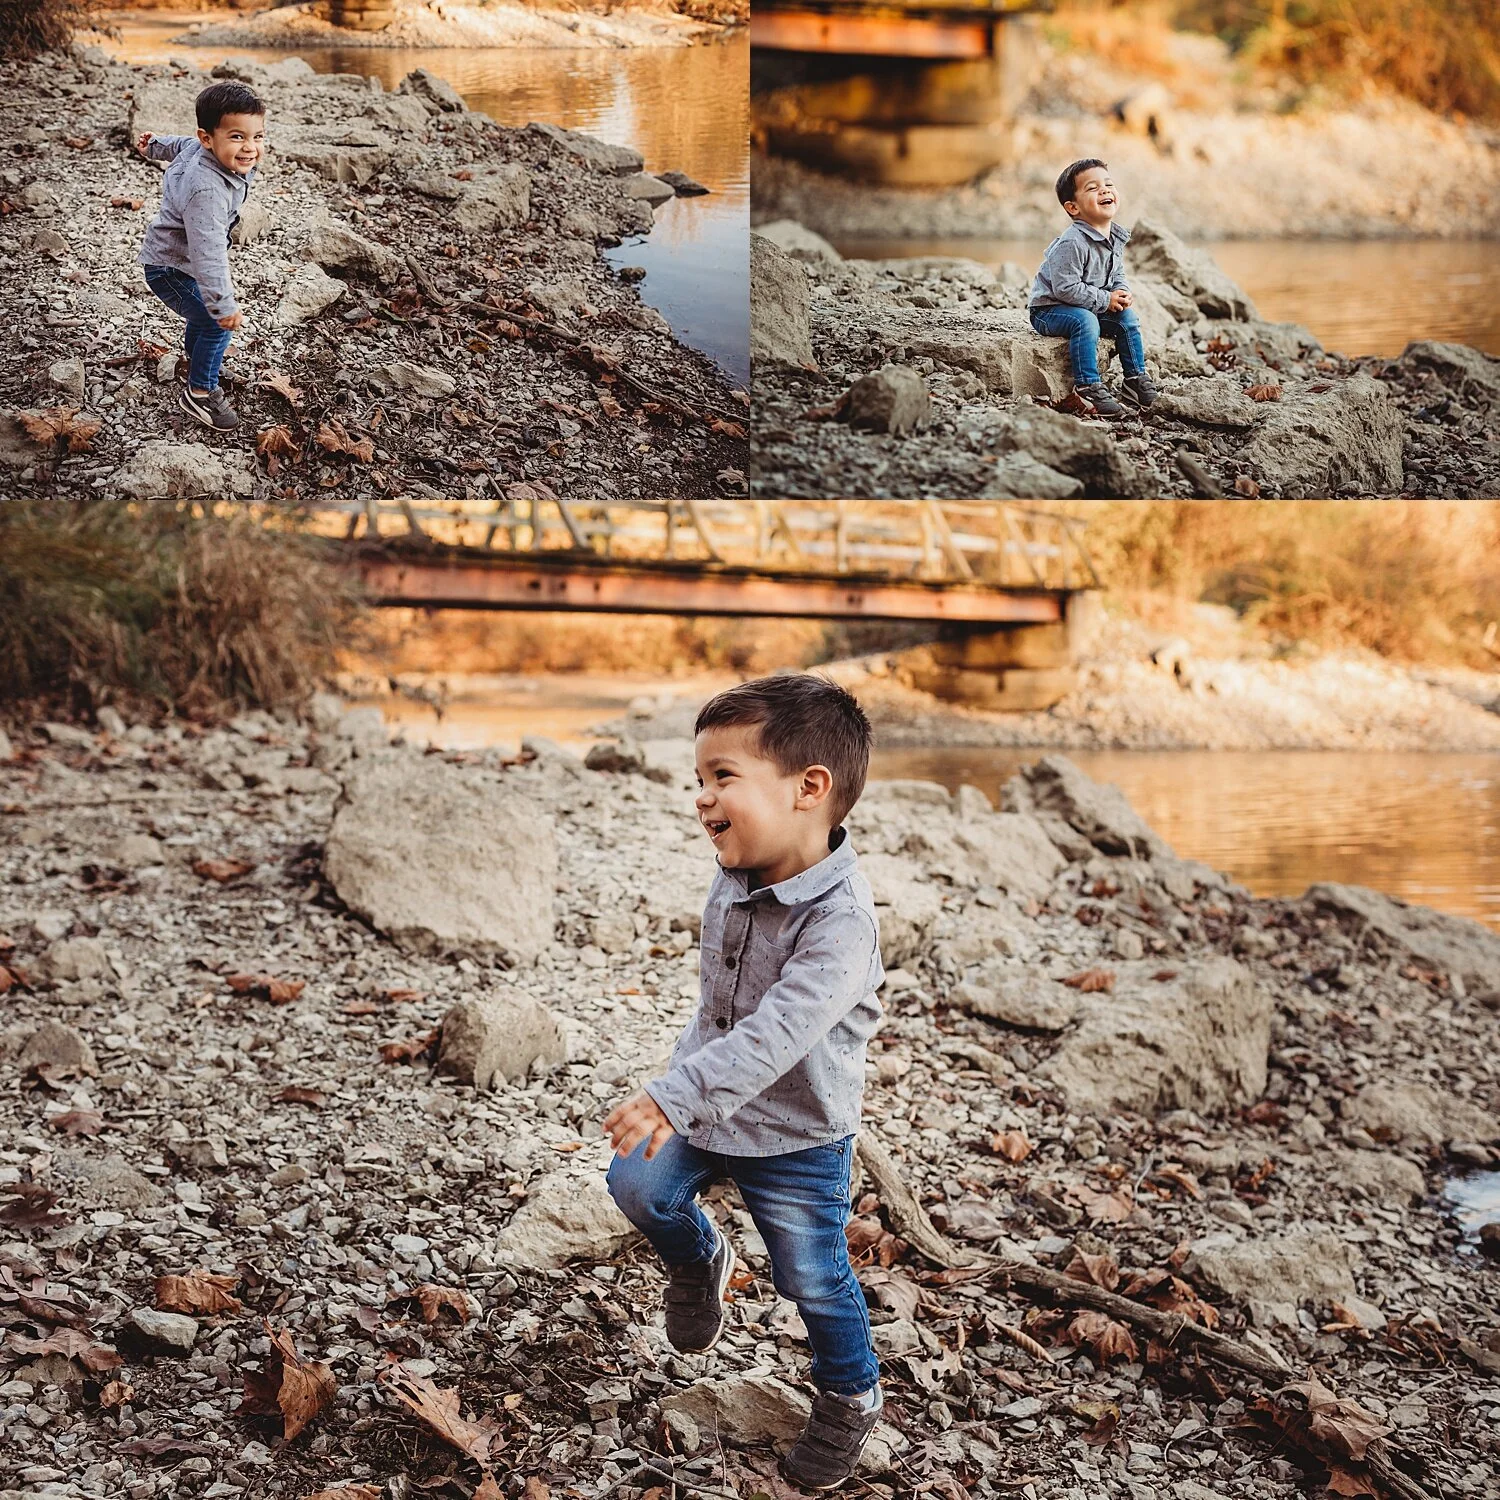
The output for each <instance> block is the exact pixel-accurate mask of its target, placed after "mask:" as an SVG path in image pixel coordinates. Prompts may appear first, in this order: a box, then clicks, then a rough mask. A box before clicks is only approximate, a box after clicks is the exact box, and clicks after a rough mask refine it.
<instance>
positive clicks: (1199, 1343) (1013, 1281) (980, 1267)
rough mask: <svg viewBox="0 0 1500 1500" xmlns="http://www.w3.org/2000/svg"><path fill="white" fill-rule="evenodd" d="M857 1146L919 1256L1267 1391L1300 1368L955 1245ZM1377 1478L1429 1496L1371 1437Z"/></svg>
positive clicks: (1055, 1276)
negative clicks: (1103, 1320)
mask: <svg viewBox="0 0 1500 1500" xmlns="http://www.w3.org/2000/svg"><path fill="white" fill-rule="evenodd" d="M856 1149H857V1150H858V1152H859V1159H860V1163H861V1165H862V1166H863V1167H864V1169H865V1171H866V1172H868V1173H869V1174H870V1180H871V1183H872V1185H873V1186H874V1189H875V1192H876V1194H877V1195H878V1196H879V1198H880V1202H881V1206H882V1207H883V1208H884V1209H885V1213H886V1219H887V1221H888V1222H889V1224H890V1227H891V1229H892V1231H893V1232H894V1233H896V1234H899V1235H900V1236H901V1238H902V1239H904V1240H905V1241H906V1242H907V1244H909V1245H910V1246H911V1247H912V1249H913V1250H915V1251H916V1252H917V1253H918V1254H919V1255H920V1256H922V1257H923V1259H924V1260H928V1261H930V1262H932V1264H933V1265H935V1266H939V1267H941V1268H942V1269H943V1270H955V1269H959V1268H973V1269H975V1270H976V1271H978V1272H979V1273H980V1274H982V1275H983V1276H984V1278H985V1279H986V1280H990V1279H994V1280H997V1281H1001V1280H1003V1281H1004V1282H1006V1283H1008V1284H1009V1285H1010V1286H1012V1287H1014V1288H1015V1289H1016V1290H1017V1291H1019V1292H1022V1293H1024V1294H1026V1295H1027V1296H1029V1297H1031V1298H1032V1299H1033V1300H1036V1301H1043V1302H1068V1303H1072V1304H1075V1305H1077V1306H1080V1307H1090V1308H1093V1309H1095V1311H1097V1312H1102V1313H1105V1314H1107V1315H1108V1316H1109V1317H1111V1318H1114V1319H1116V1320H1117V1321H1118V1322H1121V1323H1124V1324H1127V1325H1128V1326H1129V1327H1132V1328H1135V1329H1138V1330H1139V1331H1140V1332H1142V1333H1145V1334H1147V1335H1148V1336H1149V1337H1151V1338H1154V1339H1156V1340H1158V1341H1159V1342H1160V1343H1162V1344H1165V1345H1166V1346H1167V1347H1168V1348H1169V1349H1183V1348H1191V1349H1193V1350H1195V1351H1196V1352H1198V1353H1200V1354H1202V1355H1203V1356H1204V1357H1205V1358H1206V1359H1211V1360H1213V1361H1214V1362H1215V1363H1216V1364H1221V1365H1229V1366H1230V1367H1232V1368H1234V1369H1236V1370H1243V1371H1244V1372H1245V1373H1246V1374H1247V1375H1253V1376H1254V1377H1255V1378H1256V1379H1257V1380H1261V1381H1264V1382H1265V1383H1266V1384H1268V1385H1270V1386H1271V1387H1272V1388H1273V1389H1279V1388H1280V1387H1282V1386H1285V1385H1287V1384H1289V1383H1290V1382H1292V1381H1294V1380H1295V1379H1297V1378H1298V1374H1299V1372H1298V1371H1296V1370H1295V1369H1294V1368H1293V1367H1292V1366H1291V1365H1289V1364H1288V1363H1287V1362H1286V1361H1285V1360H1284V1359H1282V1358H1281V1356H1280V1355H1279V1354H1277V1353H1276V1351H1275V1350H1274V1349H1272V1348H1271V1346H1270V1345H1269V1344H1264V1343H1262V1344H1260V1345H1259V1346H1256V1345H1251V1344H1248V1343H1245V1342H1244V1341H1242V1340H1240V1339H1232V1338H1229V1337H1228V1336H1227V1335H1226V1334H1222V1333H1216V1332H1214V1330H1213V1329H1212V1328H1205V1327H1203V1325H1202V1324H1201V1323H1194V1322H1193V1321H1192V1320H1191V1319H1189V1318H1186V1317H1184V1316H1183V1315H1182V1314H1181V1313H1168V1312H1162V1311H1161V1310H1160V1309H1159V1308H1155V1307H1148V1306H1146V1305H1145V1304H1144V1303H1141V1302H1134V1301H1132V1300H1131V1299H1130V1298H1129V1297H1122V1296H1120V1295H1119V1294H1118V1293H1117V1292H1107V1291H1105V1290H1104V1288H1103V1287H1099V1286H1095V1285H1094V1284H1093V1283H1092V1282H1088V1281H1080V1280H1079V1279H1078V1278H1077V1277H1075V1276H1067V1275H1064V1274H1063V1273H1062V1272H1061V1271H1051V1270H1048V1269H1047V1268H1046V1267H1045V1266H1038V1265H1033V1264H1031V1263H1030V1262H1027V1261H1020V1260H1015V1259H1013V1258H1009V1257H996V1256H992V1255H985V1254H982V1253H981V1252H979V1251H977V1250H967V1249H960V1248H959V1247H958V1246H957V1245H955V1244H953V1243H952V1242H951V1241H950V1240H949V1239H947V1238H946V1236H944V1235H943V1234H942V1233H941V1232H940V1231H939V1230H938V1228H937V1226H936V1225H935V1224H934V1223H933V1222H932V1220H931V1219H930V1218H928V1216H927V1212H926V1210H925V1209H924V1208H923V1207H922V1205H921V1204H920V1203H918V1202H917V1199H916V1195H915V1194H914V1193H913V1192H912V1190H911V1189H910V1188H909V1187H907V1185H906V1183H905V1181H904V1180H903V1179H902V1177H901V1171H900V1168H899V1167H898V1166H897V1165H896V1163H895V1161H894V1159H893V1158H892V1157H891V1154H890V1152H889V1151H887V1150H886V1149H885V1147H884V1146H883V1145H882V1144H881V1143H880V1142H879V1141H878V1140H877V1139H876V1138H875V1137H874V1136H873V1135H871V1134H869V1133H868V1132H862V1133H861V1134H860V1135H859V1137H858V1138H857V1142H856ZM1360 1461H1361V1462H1362V1463H1363V1464H1364V1465H1365V1467H1366V1469H1368V1470H1369V1473H1370V1476H1371V1478H1372V1479H1373V1480H1375V1482H1376V1483H1378V1484H1380V1485H1381V1486H1383V1487H1384V1489H1385V1490H1386V1492H1387V1493H1388V1494H1390V1495H1393V1496H1395V1497H1396V1500H1433V1497H1432V1495H1431V1494H1430V1493H1429V1492H1428V1491H1427V1490H1425V1489H1424V1488H1423V1487H1422V1486H1421V1485H1420V1484H1418V1483H1417V1481H1416V1480H1414V1479H1412V1478H1411V1477H1410V1476H1409V1475H1408V1474H1406V1473H1405V1472H1404V1471H1403V1470H1401V1469H1400V1468H1398V1467H1397V1465H1396V1463H1395V1460H1394V1457H1393V1454H1392V1450H1391V1448H1390V1445H1389V1444H1388V1443H1386V1442H1385V1441H1384V1439H1381V1438H1377V1439H1376V1440H1375V1441H1374V1442H1372V1443H1371V1444H1370V1445H1369V1447H1368V1448H1366V1449H1365V1452H1364V1456H1363V1458H1362V1459H1361V1460H1360Z"/></svg>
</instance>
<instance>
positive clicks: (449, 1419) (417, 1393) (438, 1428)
mask: <svg viewBox="0 0 1500 1500" xmlns="http://www.w3.org/2000/svg"><path fill="white" fill-rule="evenodd" d="M379 1380H380V1383H381V1385H383V1386H384V1387H385V1389H386V1390H388V1391H389V1392H390V1393H391V1395H393V1396H394V1397H395V1398H396V1399H397V1400H398V1401H400V1402H401V1403H402V1404H403V1405H404V1406H407V1407H410V1408H411V1410H412V1411H413V1412H415V1413H416V1415H417V1416H418V1417H420V1418H421V1419H422V1421H424V1422H425V1423H426V1424H427V1425H428V1426H429V1427H430V1428H432V1430H433V1431H434V1432H435V1433H437V1435H438V1436H439V1437H440V1438H442V1440H443V1441H444V1442H445V1443H451V1444H452V1445H453V1446H454V1447H455V1448H457V1449H458V1451H459V1452H460V1453H465V1454H467V1455H468V1456H469V1457H470V1458H472V1459H473V1460H474V1462H475V1463H477V1464H479V1465H481V1466H488V1464H489V1461H490V1453H491V1450H492V1449H494V1448H496V1447H498V1446H499V1443H500V1431H499V1429H498V1428H497V1427H496V1426H495V1425H494V1423H493V1421H492V1420H491V1419H490V1418H488V1417H482V1418H480V1420H479V1421H477V1422H471V1421H469V1420H468V1419H467V1418H466V1417H465V1416H464V1415H463V1413H462V1411H461V1410H460V1409H459V1405H458V1392H457V1391H452V1390H442V1389H440V1388H439V1387H438V1386H435V1385H434V1384H433V1383H432V1382H431V1381H430V1380H428V1379H426V1378H425V1377H424V1376H421V1375H413V1374H412V1373H411V1371H410V1370H408V1369H406V1367H405V1366H404V1365H393V1366H392V1367H391V1368H390V1369H389V1370H386V1371H384V1372H382V1374H381V1375H380V1376H379Z"/></svg>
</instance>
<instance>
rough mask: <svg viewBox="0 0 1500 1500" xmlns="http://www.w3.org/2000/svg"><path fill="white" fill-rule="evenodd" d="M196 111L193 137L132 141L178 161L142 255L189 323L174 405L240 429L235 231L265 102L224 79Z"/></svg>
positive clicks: (156, 288)
mask: <svg viewBox="0 0 1500 1500" xmlns="http://www.w3.org/2000/svg"><path fill="white" fill-rule="evenodd" d="M194 112H195V114H196V115H197V118H198V133H197V135H196V136H191V135H153V134H152V133H151V132H150V131H149V130H148V131H146V132H145V133H144V134H143V135H142V136H141V137H140V139H139V140H138V141H137V142H136V143H135V144H136V150H137V151H139V152H140V153H141V155H142V156H144V157H146V158H147V159H148V160H150V161H166V162H170V163H171V166H169V167H168V168H167V170H166V173H165V175H164V176H163V177H162V184H161V207H160V208H159V209H158V210H157V213H156V217H155V218H154V219H153V220H152V221H151V223H150V224H149V225H148V226H147V228H146V238H145V240H144V241H143V242H142V244H141V253H140V256H139V257H138V259H139V261H140V264H141V265H143V266H144V267H145V268H146V285H147V286H149V287H150V288H151V290H152V291H153V292H155V293H156V295H157V296H158V297H160V298H161V300H162V301H163V302H165V303H166V304H167V306H168V307H170V308H171V309H172V311H173V312H174V313H176V314H177V316H178V317H180V318H182V319H183V320H184V321H185V322H186V324H187V328H186V330H185V333H184V339H183V342H184V344H185V345H186V348H187V357H188V377H187V384H186V385H185V386H184V387H183V389H182V392H181V394H180V395H179V396H178V398H177V404H178V405H179V406H180V407H181V408H182V409H183V411H185V412H186V413H187V414H188V416H190V417H192V418H194V419H195V420H196V421H199V422H202V423H203V424H204V426H205V427H212V428H214V429H215V430H216V431H218V432H233V431H234V429H235V428H236V427H238V426H239V425H240V419H239V415H238V413H237V412H236V411H235V409H234V408H233V407H232V406H231V405H230V404H229V400H228V398H227V397H226V396H225V395H224V392H223V391H222V390H220V388H219V367H220V366H221V365H222V364H223V363H224V351H225V350H226V349H227V348H228V347H229V335H230V334H231V333H232V332H233V331H234V330H235V329H236V328H238V327H239V326H240V311H239V308H238V306H237V305H236V303H235V300H234V283H233V282H232V281H231V280H230V277H229V231H230V230H231V229H233V228H234V226H235V224H236V223H237V222H238V220H239V216H240V209H242V208H243V207H244V206H245V199H246V198H248V197H249V195H250V184H251V183H252V182H254V181H255V169H256V164H257V163H258V162H259V161H260V158H261V155H262V153H263V152H264V150H265V141H266V107H265V105H264V104H262V103H261V102H260V98H259V96H258V95H256V94H255V92H254V91H253V90H252V89H250V88H249V87H247V86H246V85H245V84H243V83H232V82H225V83H214V84H210V85H209V86H208V87H207V88H206V89H204V90H203V92H202V93H201V94H199V95H198V97H197V99H196V100H195V101H194Z"/></svg>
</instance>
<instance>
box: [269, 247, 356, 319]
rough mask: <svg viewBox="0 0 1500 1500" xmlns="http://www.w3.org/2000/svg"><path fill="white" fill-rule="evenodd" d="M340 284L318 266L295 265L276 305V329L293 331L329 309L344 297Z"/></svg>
mask: <svg viewBox="0 0 1500 1500" xmlns="http://www.w3.org/2000/svg"><path fill="white" fill-rule="evenodd" d="M344 291H345V287H344V283H343V282H342V281H339V280H338V279H337V278H335V277H333V276H330V275H329V274H328V273H327V272H326V271H325V270H324V269H323V268H322V266H319V265H314V264H313V263H312V262H310V261H309V262H308V263H307V264H306V265H301V266H298V267H297V269H296V270H295V271H293V272H292V274H291V275H290V276H289V277H288V278H287V282H286V286H285V288H284V289H283V291H282V293H281V301H280V302H279V303H277V305H276V313H275V318H274V321H275V323H276V326H277V327H278V328H293V327H295V326H297V325H298V324H299V323H308V322H311V321H312V319H314V318H315V317H317V316H318V314H319V313H320V312H324V311H326V310H327V309H328V308H330V307H332V306H333V304H334V303H335V302H337V301H338V300H339V298H340V297H342V296H343V295H344Z"/></svg>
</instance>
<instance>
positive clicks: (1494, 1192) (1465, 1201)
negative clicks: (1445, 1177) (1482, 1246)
mask: <svg viewBox="0 0 1500 1500" xmlns="http://www.w3.org/2000/svg"><path fill="white" fill-rule="evenodd" d="M1443 1198H1444V1199H1445V1201H1446V1202H1447V1204H1448V1207H1449V1209H1450V1210H1451V1211H1452V1213H1453V1217H1454V1218H1455V1219H1456V1220H1457V1221H1458V1223H1459V1227H1460V1228H1462V1230H1463V1232H1464V1238H1465V1239H1466V1240H1469V1241H1471V1242H1472V1243H1476V1244H1477V1243H1478V1240H1479V1231H1480V1228H1481V1227H1482V1226H1483V1225H1485V1224H1497V1223H1500V1172H1468V1173H1465V1175H1464V1176H1462V1177H1453V1178H1450V1179H1449V1181H1448V1184H1447V1186H1446V1187H1445V1188H1444V1189H1443Z"/></svg>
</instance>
